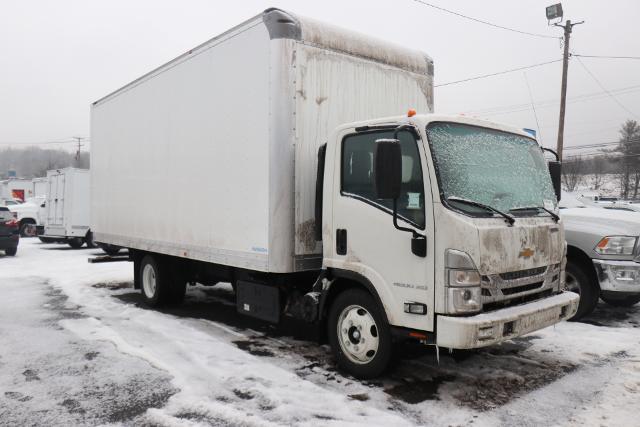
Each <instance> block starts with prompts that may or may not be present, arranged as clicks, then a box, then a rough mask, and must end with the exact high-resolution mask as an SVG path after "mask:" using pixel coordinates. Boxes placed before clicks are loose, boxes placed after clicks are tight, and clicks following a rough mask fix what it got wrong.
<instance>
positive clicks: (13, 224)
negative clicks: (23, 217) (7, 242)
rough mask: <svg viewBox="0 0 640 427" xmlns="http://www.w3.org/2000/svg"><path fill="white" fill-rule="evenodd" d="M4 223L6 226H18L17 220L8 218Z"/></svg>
mask: <svg viewBox="0 0 640 427" xmlns="http://www.w3.org/2000/svg"><path fill="white" fill-rule="evenodd" d="M4 225H6V226H7V227H16V228H17V227H18V221H16V220H15V218H14V219H10V220H9V221H7V222H5V223H4Z"/></svg>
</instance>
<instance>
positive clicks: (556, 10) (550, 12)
mask: <svg viewBox="0 0 640 427" xmlns="http://www.w3.org/2000/svg"><path fill="white" fill-rule="evenodd" d="M554 19H559V21H558V22H562V3H558V4H554V5H551V6H547V21H549V23H551V21H553V20H554Z"/></svg>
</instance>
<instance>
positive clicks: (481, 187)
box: [427, 122, 557, 215]
mask: <svg viewBox="0 0 640 427" xmlns="http://www.w3.org/2000/svg"><path fill="white" fill-rule="evenodd" d="M427 137H428V139H429V144H430V145H431V151H432V155H433V160H434V162H435V164H436V170H437V172H438V175H439V176H438V181H439V184H440V191H441V192H442V194H443V199H445V200H446V199H447V198H450V197H453V198H460V199H466V200H470V201H473V202H479V203H481V204H484V205H488V206H490V207H492V208H495V209H498V210H500V211H502V212H509V211H510V210H512V209H516V208H523V207H536V206H537V207H545V208H547V209H554V208H555V207H556V203H557V202H556V196H555V193H554V190H553V185H552V184H551V178H550V176H549V170H548V168H547V165H546V162H545V159H544V157H543V155H542V151H541V150H540V147H539V146H538V144H537V143H536V141H534V140H533V139H530V138H527V137H525V136H521V135H516V134H512V133H507V132H503V131H498V130H494V129H488V128H482V127H478V126H471V125H466V124H461V123H448V122H436V123H431V124H430V125H429V126H427ZM449 204H450V205H453V206H455V208H457V209H460V210H464V211H466V212H469V213H474V214H475V213H478V214H480V213H484V214H485V215H491V213H490V212H489V211H488V210H486V209H482V208H480V207H478V206H472V205H470V204H463V203H460V202H453V201H450V202H449Z"/></svg>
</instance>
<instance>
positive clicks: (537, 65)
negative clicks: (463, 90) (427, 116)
mask: <svg viewBox="0 0 640 427" xmlns="http://www.w3.org/2000/svg"><path fill="white" fill-rule="evenodd" d="M560 61H562V59H554V60H553V61H547V62H541V63H539V64H533V65H527V66H525V67H518V68H512V69H510V70H504V71H498V72H497V73H491V74H483V75H481V76H475V77H469V78H466V79H462V80H456V81H452V82H447V83H441V84H439V85H435V86H434V87H442V86H449V85H454V84H458V83H464V82H469V81H471V80H478V79H484V78H487V77H493V76H499V75H501V74H507V73H513V72H515V71H522V70H528V69H530V68H535V67H541V66H543V65H548V64H553V63H554V62H560Z"/></svg>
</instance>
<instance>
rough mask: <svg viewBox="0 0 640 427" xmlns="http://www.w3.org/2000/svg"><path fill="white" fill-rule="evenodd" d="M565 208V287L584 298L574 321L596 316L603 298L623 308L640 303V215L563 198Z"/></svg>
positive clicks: (561, 214) (561, 210)
mask: <svg viewBox="0 0 640 427" xmlns="http://www.w3.org/2000/svg"><path fill="white" fill-rule="evenodd" d="M560 205H561V209H560V216H561V217H562V221H563V222H564V228H565V236H566V240H567V266H566V287H567V288H568V289H569V290H572V291H574V292H576V293H579V294H580V303H579V305H578V311H577V313H576V315H575V316H574V317H573V319H579V318H581V317H584V316H586V315H588V314H589V313H591V312H592V311H593V310H594V309H595V307H596V305H597V303H598V299H599V298H601V299H602V300H603V301H604V302H606V303H608V304H611V305H614V306H622V307H628V306H632V305H634V304H636V303H638V302H640V243H639V241H638V240H639V236H640V215H638V213H636V212H626V211H621V210H613V209H607V208H604V207H603V206H600V207H593V206H586V205H585V204H584V203H582V202H581V201H580V200H578V199H577V198H574V197H572V196H571V195H566V196H563V200H562V202H561V203H560Z"/></svg>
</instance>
